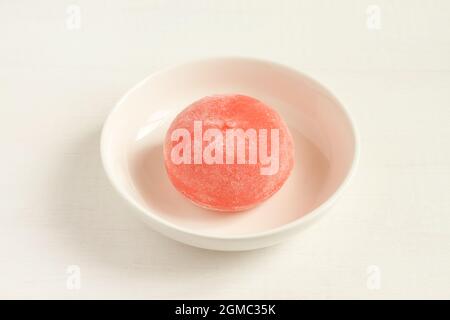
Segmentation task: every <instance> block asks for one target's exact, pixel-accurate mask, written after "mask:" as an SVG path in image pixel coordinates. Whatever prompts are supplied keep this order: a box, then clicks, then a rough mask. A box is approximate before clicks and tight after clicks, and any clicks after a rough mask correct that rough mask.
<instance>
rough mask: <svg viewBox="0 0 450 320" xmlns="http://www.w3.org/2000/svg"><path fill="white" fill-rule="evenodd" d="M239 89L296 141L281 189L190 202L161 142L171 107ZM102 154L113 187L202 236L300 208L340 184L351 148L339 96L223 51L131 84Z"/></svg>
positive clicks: (279, 220) (291, 216)
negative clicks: (263, 195) (247, 202)
mask: <svg viewBox="0 0 450 320" xmlns="http://www.w3.org/2000/svg"><path fill="white" fill-rule="evenodd" d="M221 93H222V94H223V93H240V94H245V95H249V96H252V97H255V98H257V99H259V100H262V101H264V102H265V103H267V104H268V105H270V106H272V107H273V108H275V109H276V110H277V111H278V112H279V113H280V114H281V116H282V117H283V118H284V119H285V121H286V122H287V124H288V125H289V128H290V130H291V132H292V135H293V137H294V140H295V148H296V150H295V157H296V159H295V168H294V170H293V172H292V174H291V176H290V177H289V179H288V180H287V182H286V183H285V185H284V186H283V187H282V188H281V190H280V191H279V192H278V193H276V194H275V195H274V196H273V197H272V198H270V199H269V200H267V201H266V202H264V203H263V204H261V205H259V206H258V207H256V208H254V209H251V210H249V211H244V212H240V213H219V212H215V211H209V210H205V209H202V208H199V207H197V206H196V205H194V204H192V203H191V202H190V201H189V200H187V199H186V198H184V197H183V196H182V195H181V194H179V193H178V191H177V190H175V188H174V187H173V186H172V185H171V183H170V181H169V179H168V177H167V175H166V172H165V168H164V161H163V150H162V143H163V140H164V135H165V132H166V130H167V128H168V126H169V125H170V122H171V121H172V119H173V118H174V117H175V116H176V114H177V113H178V112H179V111H181V110H182V109H183V108H185V107H186V106H187V105H189V104H190V103H192V102H193V101H195V100H198V99H199V98H201V97H203V96H207V95H212V94H221ZM102 149H103V160H104V165H105V167H106V170H107V172H108V173H109V177H110V179H112V180H113V183H114V185H115V186H116V187H117V188H118V189H119V191H120V192H121V193H122V194H123V195H124V196H125V197H126V198H128V199H129V200H130V201H131V202H133V203H134V204H135V205H136V206H138V207H140V208H141V209H142V210H144V211H145V212H146V213H147V215H148V216H149V217H150V218H152V217H159V220H162V221H166V222H169V223H170V224H172V225H176V226H178V227H181V228H183V229H188V230H190V231H192V232H195V233H198V234H202V235H212V236H229V235H251V234H255V233H259V232H263V231H268V230H271V229H274V228H277V227H280V226H283V225H286V224H288V223H290V222H293V221H294V220H297V219H300V218H302V217H303V216H305V215H307V214H308V213H309V212H311V211H312V210H313V209H315V208H317V207H319V206H320V205H321V204H323V203H324V202H325V201H326V200H327V199H329V198H330V197H331V196H332V194H333V193H334V192H335V191H336V190H337V189H338V188H339V187H340V185H341V184H342V182H343V181H344V179H345V178H346V176H347V175H348V173H349V170H350V168H351V165H352V162H353V158H354V154H355V136H354V132H353V129H352V125H351V123H350V120H349V119H348V116H347V115H346V113H345V111H344V110H343V109H342V107H341V106H340V104H339V102H338V101H337V100H336V99H335V98H334V97H333V96H332V95H331V94H330V93H329V92H328V91H327V90H326V89H324V88H323V87H322V86H321V85H319V84H318V83H317V82H315V81H314V80H312V79H310V78H308V77H306V76H304V75H302V74H300V73H298V72H296V71H294V70H291V69H289V68H287V67H283V66H280V65H277V64H273V63H270V62H263V61H257V60H251V59H240V58H224V59H211V60H204V61H198V62H193V63H189V64H185V65H181V66H179V67H175V68H172V69H169V70H167V71H163V72H160V73H157V74H155V75H153V76H151V77H149V78H147V79H146V80H144V81H143V82H141V83H140V84H139V85H137V86H136V87H135V88H134V89H132V90H131V91H130V92H129V93H128V94H127V95H126V96H125V97H124V98H123V99H122V100H121V101H120V102H119V104H118V105H117V107H116V108H115V109H114V110H113V112H112V113H111V115H110V116H109V118H108V120H107V122H106V124H105V127H104V132H103V141H102Z"/></svg>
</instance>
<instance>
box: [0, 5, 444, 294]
mask: <svg viewBox="0 0 450 320" xmlns="http://www.w3.org/2000/svg"><path fill="white" fill-rule="evenodd" d="M76 4H77V5H78V6H79V8H80V10H81V11H80V12H81V25H80V28H79V29H70V28H67V22H68V20H67V19H69V14H68V13H67V11H66V10H67V6H68V5H69V3H65V2H64V1H62V2H61V1H56V0H54V1H50V0H46V1H40V2H39V3H37V2H36V3H34V2H30V1H2V2H1V3H0V20H1V21H2V28H0V39H2V41H1V42H0V70H2V71H1V72H0V110H1V117H0V124H1V125H0V145H1V146H2V152H1V157H0V170H1V172H0V174H1V177H2V179H1V180H0V193H1V194H2V197H1V201H0V213H1V216H0V252H1V255H0V298H73V299H76V298H287V299H292V298H450V147H449V141H450V126H449V124H450V90H449V89H450V59H449V57H450V19H448V17H449V13H450V2H448V1H446V0H435V1H419V0H414V1H412V0H408V1H407V0H399V1H387V0H384V1H381V0H380V1H365V0H364V1H360V0H345V1H326V0H320V1H275V0H273V1H189V2H187V1H175V0H167V1H142V0H141V1H132V2H131V1H81V0H80V1H76ZM373 4H375V5H378V6H379V8H380V10H381V11H380V12H381V29H380V30H369V29H368V28H367V27H366V20H367V14H366V9H367V7H368V5H373ZM228 54H237V55H248V56H256V57H261V58H266V59H271V60H276V61H279V62H282V63H285V64H289V65H292V66H294V67H297V68H299V69H300V70H303V71H305V72H307V73H309V74H310V75H312V76H313V77H315V78H317V79H318V80H320V81H321V82H322V83H324V84H325V85H326V86H328V87H329V88H330V89H331V90H332V91H333V92H334V93H335V94H336V95H337V96H338V97H339V98H340V99H341V100H342V101H343V103H344V104H345V105H346V106H347V107H348V108H349V109H350V111H351V112H352V114H353V115H354V118H355V120H356V123H357V126H358V128H359V131H360V138H361V144H362V150H361V161H360V165H359V168H358V171H357V174H356V177H355V179H354V181H353V183H352V184H351V186H350V187H349V188H348V189H347V191H346V192H345V195H344V197H343V198H342V199H340V201H339V202H338V203H337V205H336V206H335V207H334V208H333V209H332V211H331V213H330V214H329V215H327V216H326V217H324V218H323V219H322V220H321V221H320V222H319V223H317V224H316V225H314V226H313V227H311V228H310V229H309V230H307V231H306V232H304V233H301V234H298V235H297V236H296V237H295V238H293V239H292V240H291V241H288V242H286V243H284V244H282V245H279V246H276V247H272V248H268V249H263V250H258V251H253V252H243V253H220V252H210V251H204V250H200V249H195V248H191V247H187V246H185V245H182V244H178V243H176V242H174V241H172V240H169V239H166V238H164V237H162V236H160V235H159V234H157V233H155V232H153V231H152V230H150V229H148V228H147V227H146V226H145V225H143V224H142V223H141V222H140V221H138V220H137V219H136V218H135V217H134V216H133V215H131V214H130V212H127V211H126V209H125V206H124V205H123V204H122V202H121V200H120V199H119V198H118V196H117V195H116V193H115V192H114V190H113V189H112V187H111V186H110V185H109V183H108V182H107V181H106V178H105V176H104V174H103V171H102V168H101V164H100V159H99V146H98V143H99V133H100V130H101V126H102V123H103V121H104V119H105V117H106V115H107V113H108V112H109V110H110V109H111V107H112V106H113V105H114V103H115V102H116V101H117V99H118V98H119V97H120V96H121V95H122V94H123V93H124V92H125V91H126V90H127V89H128V88H129V87H130V86H131V85H133V84H134V83H135V82H137V81H139V80H141V79H142V78H144V77H145V76H146V75H148V74H149V73H151V72H153V71H155V70H157V69H159V68H162V67H165V66H167V65H171V64H174V63H177V62H179V61H184V60H187V59H190V58H195V57H199V56H207V55H228ZM70 265H78V266H79V267H80V270H81V289H80V290H68V289H67V287H66V281H67V277H68V274H67V273H66V270H67V267H68V266H70ZM371 265H375V266H377V267H378V268H379V270H380V272H381V278H380V279H381V287H380V288H379V289H378V290H371V289H370V288H368V286H367V281H368V279H369V277H370V274H368V273H367V271H368V267H369V266H371Z"/></svg>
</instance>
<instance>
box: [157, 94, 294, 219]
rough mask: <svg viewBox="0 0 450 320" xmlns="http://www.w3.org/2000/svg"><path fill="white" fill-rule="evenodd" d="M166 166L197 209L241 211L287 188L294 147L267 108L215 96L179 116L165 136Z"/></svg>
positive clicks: (284, 127) (247, 99)
mask: <svg viewBox="0 0 450 320" xmlns="http://www.w3.org/2000/svg"><path fill="white" fill-rule="evenodd" d="M209 129H211V130H209ZM243 133H244V135H243V136H242V134H243ZM238 134H241V137H243V138H242V139H241V140H239V138H238ZM255 134H256V136H255ZM227 135H228V136H227ZM255 137H256V138H255ZM272 140H273V141H272ZM232 141H233V142H232ZM239 146H240V150H239ZM277 147H278V148H277ZM244 149H245V154H244V153H243V150H244ZM255 149H256V151H255ZM277 149H278V150H277ZM231 150H233V151H231ZM164 160H165V167H166V170H167V174H168V176H169V179H170V181H171V182H172V184H173V185H174V186H175V188H176V189H177V190H178V191H179V192H181V193H182V194H183V195H184V196H186V197H187V198H188V199H190V200H191V201H192V202H194V203H195V204H197V205H199V206H201V207H203V208H207V209H213V210H218V211H228V212H234V211H242V210H246V209H250V208H252V207H254V206H256V205H258V204H260V203H261V202H263V201H264V200H266V199H268V198H269V197H271V196H272V195H273V194H274V193H275V192H277V191H278V190H279V189H280V188H281V187H282V186H283V184H284V183H285V181H286V179H287V178H288V177H289V174H290V173H291V171H292V168H293V165H294V143H293V139H292V135H291V134H290V132H289V129H288V127H287V125H286V124H285V122H284V121H283V119H282V118H281V117H280V115H279V114H278V113H277V112H276V111H275V110H274V109H272V108H270V107H269V106H267V105H265V104H264V103H263V102H261V101H259V100H256V99H254V98H251V97H248V96H244V95H215V96H208V97H204V98H202V99H200V100H198V101H196V102H194V103H192V104H191V105H190V106H188V107H187V108H186V109H184V110H183V111H182V112H181V113H179V114H178V116H177V117H176V118H175V120H174V121H173V122H172V124H171V126H170V128H169V130H168V131H167V134H166V138H165V143H164Z"/></svg>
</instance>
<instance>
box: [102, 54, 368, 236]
mask: <svg viewBox="0 0 450 320" xmlns="http://www.w3.org/2000/svg"><path fill="white" fill-rule="evenodd" d="M220 61H228V62H230V61H239V62H247V63H259V64H265V65H269V66H270V65H271V66H275V67H277V68H280V69H284V70H286V71H290V72H294V73H297V74H299V75H301V76H302V77H304V78H306V79H307V80H308V81H310V82H312V83H313V84H314V85H316V86H318V87H320V88H321V89H322V90H323V91H324V92H325V93H326V94H328V95H329V96H330V97H331V98H333V99H334V101H335V102H336V105H337V106H338V107H339V108H340V109H341V111H342V112H343V113H344V115H345V117H346V119H347V121H348V123H349V125H350V131H351V133H352V136H353V140H354V152H353V159H352V162H351V165H350V169H349V170H348V172H347V173H346V175H345V177H344V179H343V180H342V182H341V183H340V184H339V186H338V188H337V189H336V190H335V191H334V192H333V193H332V194H331V196H329V197H328V198H327V199H326V200H325V201H324V202H323V203H322V204H320V205H319V206H318V207H316V208H314V209H313V210H310V211H308V212H307V213H306V214H305V215H303V216H301V217H299V218H297V219H295V220H293V221H291V222H289V223H286V224H284V225H281V226H278V227H276V228H273V229H269V230H265V231H260V232H255V233H249V234H242V235H214V234H210V233H201V232H198V231H195V230H193V229H188V228H185V227H182V226H179V225H177V224H175V223H172V222H170V221H168V220H166V219H164V218H162V217H160V216H158V215H157V214H155V213H153V212H152V210H151V209H148V208H146V207H144V206H142V205H140V204H139V203H138V202H137V201H135V200H134V199H133V198H132V197H131V196H130V195H129V194H128V193H127V192H125V191H124V190H123V188H121V186H120V185H119V183H118V182H117V181H116V179H114V174H113V173H112V170H111V168H110V166H109V165H108V160H107V146H106V145H107V143H106V139H107V138H106V135H107V131H108V127H109V123H110V121H111V117H112V115H113V114H114V113H116V112H117V111H118V110H119V109H120V107H121V105H122V104H123V103H124V101H125V100H127V98H128V97H129V96H130V95H132V94H133V93H134V92H135V91H136V90H138V89H139V88H140V87H142V86H143V85H144V84H145V83H147V81H149V80H150V79H152V78H155V77H157V76H159V75H161V74H164V73H166V72H169V71H172V70H175V69H177V68H180V67H184V66H188V65H193V64H198V63H210V62H220ZM100 155H101V161H102V166H103V169H104V171H105V173H106V176H107V177H108V180H109V181H110V183H111V184H112V185H113V186H114V189H115V190H116V191H117V192H118V193H119V195H120V196H121V197H122V198H123V199H124V200H126V201H127V202H128V203H129V204H131V205H132V206H133V207H134V209H137V210H138V211H139V212H140V213H141V214H142V215H144V216H145V217H146V218H149V219H151V220H153V221H154V222H156V223H158V224H160V225H163V226H164V227H166V228H168V229H172V230H175V231H178V232H180V233H183V234H186V235H189V236H194V237H198V238H203V239H210V240H223V241H227V240H228V241H232V240H250V239H251V240H255V239H261V238H266V237H270V236H274V235H276V234H281V233H286V232H288V231H292V230H294V229H296V228H299V227H300V226H301V225H305V224H307V223H308V222H310V221H311V220H313V219H315V218H317V217H319V216H321V215H322V214H323V213H324V212H325V211H327V209H328V208H330V207H331V206H332V205H333V204H334V203H335V201H336V200H337V199H338V198H339V197H340V196H341V195H342V193H343V191H344V189H345V188H346V187H347V186H348V184H349V182H350V180H351V179H352V178H353V176H354V174H355V171H356V168H357V166H358V163H359V156H360V139H359V133H358V131H357V129H356V126H355V123H354V120H353V118H352V116H351V115H350V113H349V111H348V109H347V108H346V107H345V106H344V105H343V104H342V103H341V101H340V100H339V99H337V97H336V96H335V95H334V94H333V93H332V92H331V91H330V90H329V89H328V88H327V87H325V86H324V85H323V84H321V83H320V82H318V81H317V80H315V79H314V78H312V77H310V76H309V75H307V74H305V73H303V72H301V71H299V70H297V69H296V68H293V67H290V66H287V65H285V64H282V63H279V62H275V61H271V60H266V59H262V58H255V57H247V56H235V55H233V56H213V57H204V58H197V59H191V60H188V61H185V62H182V63H178V64H175V65H172V66H169V67H166V68H162V69H161V70H159V71H156V72H153V73H151V74H150V75H148V76H147V77H145V78H144V79H143V80H141V81H139V82H138V83H137V84H135V85H134V86H133V87H131V88H130V89H128V90H127V91H126V93H125V94H124V95H123V96H122V97H121V98H120V99H119V100H118V102H117V103H116V104H115V105H114V107H113V108H112V110H111V111H110V112H109V114H108V116H107V117H106V120H105V122H104V123H103V126H102V131H101V136H100Z"/></svg>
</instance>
